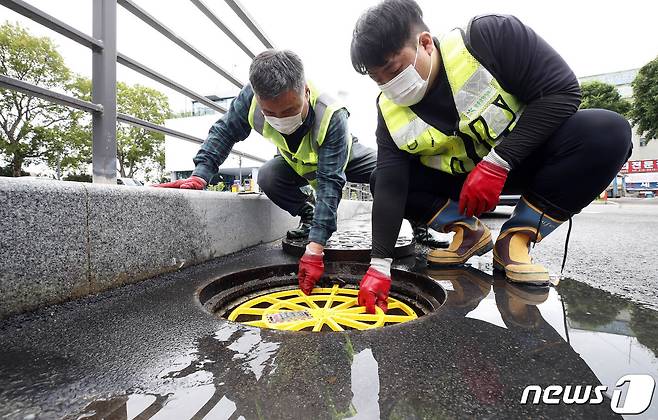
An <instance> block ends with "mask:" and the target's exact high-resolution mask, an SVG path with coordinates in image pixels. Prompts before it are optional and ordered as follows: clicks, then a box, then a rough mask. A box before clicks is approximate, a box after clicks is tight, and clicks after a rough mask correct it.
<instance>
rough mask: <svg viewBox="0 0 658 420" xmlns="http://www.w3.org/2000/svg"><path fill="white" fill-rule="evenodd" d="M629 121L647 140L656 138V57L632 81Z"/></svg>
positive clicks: (657, 132)
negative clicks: (631, 103)
mask: <svg viewBox="0 0 658 420" xmlns="http://www.w3.org/2000/svg"><path fill="white" fill-rule="evenodd" d="M630 114H631V121H633V124H635V126H636V127H637V131H638V133H640V135H642V136H644V137H645V138H646V139H647V140H651V139H656V138H658V57H656V58H655V59H654V60H652V61H650V62H649V63H647V64H646V65H645V66H644V67H642V68H641V69H640V71H639V72H638V74H637V76H636V77H635V80H634V81H633V106H632V109H631V113H630Z"/></svg>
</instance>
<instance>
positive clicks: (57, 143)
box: [0, 23, 78, 176]
mask: <svg viewBox="0 0 658 420" xmlns="http://www.w3.org/2000/svg"><path fill="white" fill-rule="evenodd" d="M0 74H3V75H6V76H9V77H12V78H14V79H18V80H22V81H24V82H28V83H31V84H34V85H38V86H41V87H44V88H48V89H52V90H55V91H59V92H62V91H64V92H65V91H66V86H67V85H68V83H69V82H70V79H71V72H70V70H69V69H68V67H66V65H65V64H64V59H63V58H62V56H61V55H60V54H59V53H58V52H57V50H56V48H55V45H54V44H53V42H52V41H51V40H50V39H49V38H45V37H34V36H32V35H30V34H29V33H28V32H27V31H26V30H25V29H24V28H22V27H21V26H19V25H13V24H11V23H5V24H3V25H1V26H0ZM77 114H78V112H77V111H74V110H71V109H69V108H67V107H64V106H60V105H56V104H52V103H50V102H47V101H45V100H42V99H39V98H36V97H33V96H30V95H27V94H24V93H20V92H15V91H13V90H8V89H0V157H2V158H3V159H4V160H5V161H6V162H7V163H9V164H10V166H11V167H12V174H13V175H14V176H20V175H21V173H22V169H23V165H25V164H27V163H39V162H46V163H47V162H50V163H52V162H53V161H54V160H55V159H56V156H62V157H64V156H68V158H69V161H71V160H72V159H73V154H69V155H66V152H68V151H70V150H67V149H70V147H64V146H63V144H64V143H66V141H67V139H66V136H67V131H68V130H69V129H71V128H72V127H73V126H74V124H73V125H72V123H73V121H74V120H75V119H76V118H77V116H76V115H77ZM57 150H60V151H61V154H60V155H56V151H57ZM76 165H77V163H76V164H75V165H74V166H76Z"/></svg>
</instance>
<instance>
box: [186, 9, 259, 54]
mask: <svg viewBox="0 0 658 420" xmlns="http://www.w3.org/2000/svg"><path fill="white" fill-rule="evenodd" d="M190 1H191V2H192V4H194V5H195V6H196V7H197V8H198V9H199V10H201V13H203V14H204V15H206V17H207V18H208V19H210V21H211V22H212V23H214V24H215V25H216V26H217V27H218V28H219V29H220V30H221V31H222V32H224V34H225V35H226V36H227V37H229V38H230V39H231V41H233V42H235V45H237V46H238V47H240V49H241V50H242V51H244V52H245V54H247V55H248V56H249V58H252V59H253V58H254V57H256V54H254V53H253V52H252V51H251V50H250V49H249V47H247V46H246V45H245V44H244V43H243V42H242V41H241V40H240V38H238V36H237V35H236V34H234V33H233V31H231V29H229V27H228V26H226V25H225V24H224V22H222V21H221V19H220V18H219V17H217V15H216V14H214V13H213V12H212V11H211V10H210V8H208V6H206V4H205V3H204V2H202V1H201V0H190Z"/></svg>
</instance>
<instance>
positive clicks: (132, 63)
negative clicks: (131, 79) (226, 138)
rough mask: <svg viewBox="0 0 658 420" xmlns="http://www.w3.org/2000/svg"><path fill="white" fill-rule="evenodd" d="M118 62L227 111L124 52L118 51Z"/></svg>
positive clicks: (213, 107)
mask: <svg viewBox="0 0 658 420" xmlns="http://www.w3.org/2000/svg"><path fill="white" fill-rule="evenodd" d="M117 63H119V64H123V65H124V66H126V67H128V68H129V69H132V70H134V71H136V72H138V73H140V74H142V75H144V76H146V77H148V78H150V79H153V80H155V81H156V82H160V83H161V84H163V85H165V86H168V87H170V88H172V89H173V90H175V91H177V92H179V93H182V94H183V95H185V96H187V97H188V98H191V99H194V100H196V101H199V102H201V103H202V104H204V105H205V106H207V107H208V108H212V109H214V110H215V111H218V112H220V113H222V114H223V113H225V112H226V108H224V107H223V106H221V105H218V104H216V103H214V102H213V101H211V100H209V99H208V98H206V97H205V96H203V95H201V94H199V93H196V92H194V91H193V90H191V89H188V88H186V87H185V86H183V85H181V84H179V83H176V82H174V81H173V80H171V79H170V78H168V77H166V76H163V75H162V74H160V73H158V72H157V71H155V70H153V69H151V68H149V67H147V66H145V65H144V64H141V63H139V62H137V60H133V59H132V58H130V57H127V56H126V55H124V54H121V53H117Z"/></svg>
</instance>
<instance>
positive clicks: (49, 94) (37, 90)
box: [0, 74, 103, 113]
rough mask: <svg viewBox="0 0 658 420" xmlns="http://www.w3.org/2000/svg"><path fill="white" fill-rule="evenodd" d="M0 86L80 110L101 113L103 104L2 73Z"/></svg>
mask: <svg viewBox="0 0 658 420" xmlns="http://www.w3.org/2000/svg"><path fill="white" fill-rule="evenodd" d="M0 87H4V88H7V89H11V90H15V91H18V92H23V93H27V94H28V95H32V96H36V97H37V98H41V99H46V100H49V101H51V102H55V103H57V104H60V105H66V106H69V107H71V108H76V109H79V110H81V111H87V112H98V113H103V105H99V104H95V103H93V102H87V101H83V100H81V99H78V98H74V97H73V96H68V95H64V94H63V93H58V92H53V91H51V90H50V89H45V88H42V87H40V86H37V85H33V84H31V83H27V82H24V81H22V80H18V79H14V78H13V77H9V76H4V75H2V74H0Z"/></svg>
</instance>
